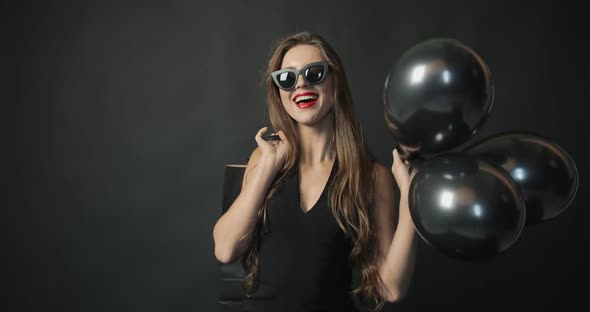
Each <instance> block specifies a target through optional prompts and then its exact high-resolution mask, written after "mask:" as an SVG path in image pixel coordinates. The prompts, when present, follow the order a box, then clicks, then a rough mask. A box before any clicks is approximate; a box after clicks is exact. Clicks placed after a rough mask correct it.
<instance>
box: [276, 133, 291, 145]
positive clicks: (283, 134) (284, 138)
mask: <svg viewBox="0 0 590 312" xmlns="http://www.w3.org/2000/svg"><path fill="white" fill-rule="evenodd" d="M278 135H279V138H281V141H283V143H284V144H288V143H289V141H287V137H286V136H285V133H284V132H283V130H279V132H278Z"/></svg>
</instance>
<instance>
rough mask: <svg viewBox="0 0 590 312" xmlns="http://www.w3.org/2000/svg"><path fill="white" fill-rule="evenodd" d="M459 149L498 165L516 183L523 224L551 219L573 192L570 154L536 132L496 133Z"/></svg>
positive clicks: (575, 183) (573, 170)
mask: <svg viewBox="0 0 590 312" xmlns="http://www.w3.org/2000/svg"><path fill="white" fill-rule="evenodd" d="M463 151H464V153H466V154H469V155H474V156H477V157H481V158H482V159H485V160H487V161H489V162H491V163H493V164H495V165H497V166H500V167H502V168H503V169H504V170H506V171H507V172H508V173H509V174H510V175H511V176H512V178H513V179H514V180H515V181H516V183H517V184H519V186H520V189H521V190H522V192H523V194H524V199H525V204H526V207H527V208H526V209H527V217H526V224H527V225H532V224H538V223H541V222H543V221H546V220H549V219H553V218H555V217H556V216H558V215H559V214H561V213H562V212H563V211H564V210H565V209H566V208H567V207H568V206H569V205H570V203H571V202H572V200H573V198H574V196H575V194H576V192H577V189H578V170H577V168H576V164H575V162H574V160H573V159H572V157H571V156H570V155H569V154H568V153H567V152H566V151H565V150H564V149H563V148H562V147H561V146H559V145H557V144H556V143H554V142H552V141H550V140H548V139H546V138H543V137H541V136H539V135H537V134H533V133H525V132H506V133H500V134H497V135H494V136H491V137H488V138H484V139H482V140H480V141H479V142H476V143H473V144H471V145H469V146H468V147H465V148H464V149H463Z"/></svg>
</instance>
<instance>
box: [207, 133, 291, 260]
mask: <svg viewBox="0 0 590 312" xmlns="http://www.w3.org/2000/svg"><path fill="white" fill-rule="evenodd" d="M265 131H266V127H265V128H262V129H260V131H258V133H257V134H256V142H257V143H258V148H256V149H255V150H254V152H253V153H252V155H251V156H250V159H249V160H248V165H247V166H246V170H245V172H244V179H243V181H242V189H241V191H240V194H239V195H238V197H237V198H236V199H235V200H234V202H233V203H232V205H231V206H230V207H229V209H228V210H227V211H226V212H225V213H224V214H223V215H222V216H221V218H219V220H218V221H217V223H216V224H215V227H214V228H213V240H214V241H215V257H216V258H217V260H219V261H220V262H222V263H232V262H234V261H236V260H237V259H239V258H240V257H241V256H242V255H243V254H244V252H245V251H246V248H247V247H248V245H249V243H250V239H251V237H252V233H253V231H254V227H255V226H256V221H257V218H258V211H259V210H260V208H261V207H262V203H263V201H264V198H265V197H266V194H267V192H268V190H269V188H270V185H271V183H272V181H273V180H274V178H275V176H276V175H277V173H278V171H279V170H280V169H281V167H282V166H283V162H284V160H285V157H286V154H287V153H286V152H287V148H288V144H287V143H286V142H287V141H286V139H285V137H284V134H283V133H282V131H279V137H280V138H281V141H280V142H278V143H273V144H271V143H269V142H266V141H264V139H262V137H261V135H262V134H263V133H264V132H265Z"/></svg>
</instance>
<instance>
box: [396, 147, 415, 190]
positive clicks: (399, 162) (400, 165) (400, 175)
mask: <svg viewBox="0 0 590 312" xmlns="http://www.w3.org/2000/svg"><path fill="white" fill-rule="evenodd" d="M391 173H393V176H394V178H395V182H396V183H397V186H398V187H399V189H400V191H401V192H402V194H404V193H407V192H408V191H409V189H410V183H411V181H412V177H413V175H412V176H410V173H409V169H408V161H407V160H403V159H401V157H400V156H399V153H398V151H397V149H393V165H392V166H391ZM414 173H415V171H414Z"/></svg>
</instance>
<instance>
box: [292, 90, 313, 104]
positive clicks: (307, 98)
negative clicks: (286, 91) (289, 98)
mask: <svg viewBox="0 0 590 312" xmlns="http://www.w3.org/2000/svg"><path fill="white" fill-rule="evenodd" d="M318 97H319V95H318V94H317V93H314V92H303V93H299V94H296V95H295V96H294V97H293V102H295V105H296V106H297V107H299V108H309V107H312V106H313V105H314V104H315V103H316V102H317V101H318Z"/></svg>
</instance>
